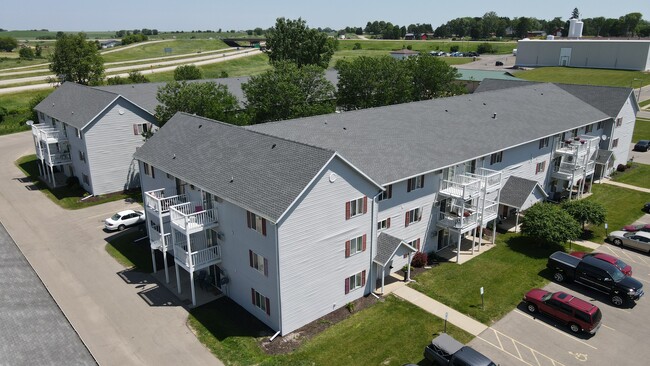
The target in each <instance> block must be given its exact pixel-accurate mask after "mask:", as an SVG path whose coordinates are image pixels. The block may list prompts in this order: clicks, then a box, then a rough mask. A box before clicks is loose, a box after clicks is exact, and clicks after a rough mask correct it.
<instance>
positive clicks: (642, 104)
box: [639, 99, 650, 107]
mask: <svg viewBox="0 0 650 366" xmlns="http://www.w3.org/2000/svg"><path fill="white" fill-rule="evenodd" d="M639 105H640V106H641V107H645V106H647V105H650V99H648V100H644V101H643V102H641V103H639Z"/></svg>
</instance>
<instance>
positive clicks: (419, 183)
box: [406, 175, 424, 192]
mask: <svg viewBox="0 0 650 366" xmlns="http://www.w3.org/2000/svg"><path fill="white" fill-rule="evenodd" d="M422 187H424V175H419V176H417V177H413V178H410V179H409V180H408V182H407V186H406V191H407V192H411V191H414V190H416V189H420V188H422Z"/></svg>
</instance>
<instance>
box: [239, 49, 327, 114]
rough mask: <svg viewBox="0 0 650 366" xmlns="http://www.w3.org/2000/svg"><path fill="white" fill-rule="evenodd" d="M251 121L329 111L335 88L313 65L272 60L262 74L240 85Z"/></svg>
mask: <svg viewBox="0 0 650 366" xmlns="http://www.w3.org/2000/svg"><path fill="white" fill-rule="evenodd" d="M242 90H243V91H244V95H245V96H246V109H247V110H248V113H249V115H250V116H251V122H252V123H262V122H268V121H279V120H284V119H292V118H299V117H308V116H314V115H319V114H326V113H332V112H334V111H335V110H336V99H335V88H334V85H332V83H330V82H329V81H328V80H327V79H326V78H325V70H323V69H322V68H320V67H319V66H317V65H305V66H303V67H300V68H299V67H298V66H297V65H295V64H294V63H291V62H280V63H276V64H275V66H274V68H273V69H271V70H269V71H267V72H265V73H264V74H261V75H258V76H253V77H251V78H250V80H249V81H248V82H247V83H245V84H243V85H242Z"/></svg>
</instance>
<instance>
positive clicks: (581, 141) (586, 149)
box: [555, 135, 600, 159]
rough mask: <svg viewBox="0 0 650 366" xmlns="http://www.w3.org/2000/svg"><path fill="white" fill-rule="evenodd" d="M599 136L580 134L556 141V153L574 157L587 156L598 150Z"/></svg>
mask: <svg viewBox="0 0 650 366" xmlns="http://www.w3.org/2000/svg"><path fill="white" fill-rule="evenodd" d="M599 144H600V138H599V137H597V136H589V135H581V136H578V137H574V138H572V139H570V140H566V141H559V140H558V142H557V143H556V149H555V154H556V155H564V156H567V155H570V156H573V157H574V158H576V159H580V158H584V157H589V158H591V156H592V155H593V154H594V153H595V152H596V151H598V146H599Z"/></svg>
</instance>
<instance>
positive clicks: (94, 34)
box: [2, 30, 115, 40]
mask: <svg viewBox="0 0 650 366" xmlns="http://www.w3.org/2000/svg"><path fill="white" fill-rule="evenodd" d="M79 32H80V31H75V32H63V33H67V34H77V33H79ZM56 33H57V31H44V30H36V31H34V30H10V31H7V32H2V36H3V37H13V38H16V39H18V40H23V39H26V40H35V39H36V38H37V37H50V38H51V39H55V38H56ZM84 33H86V36H87V38H88V39H106V38H114V37H115V31H89V32H84Z"/></svg>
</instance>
